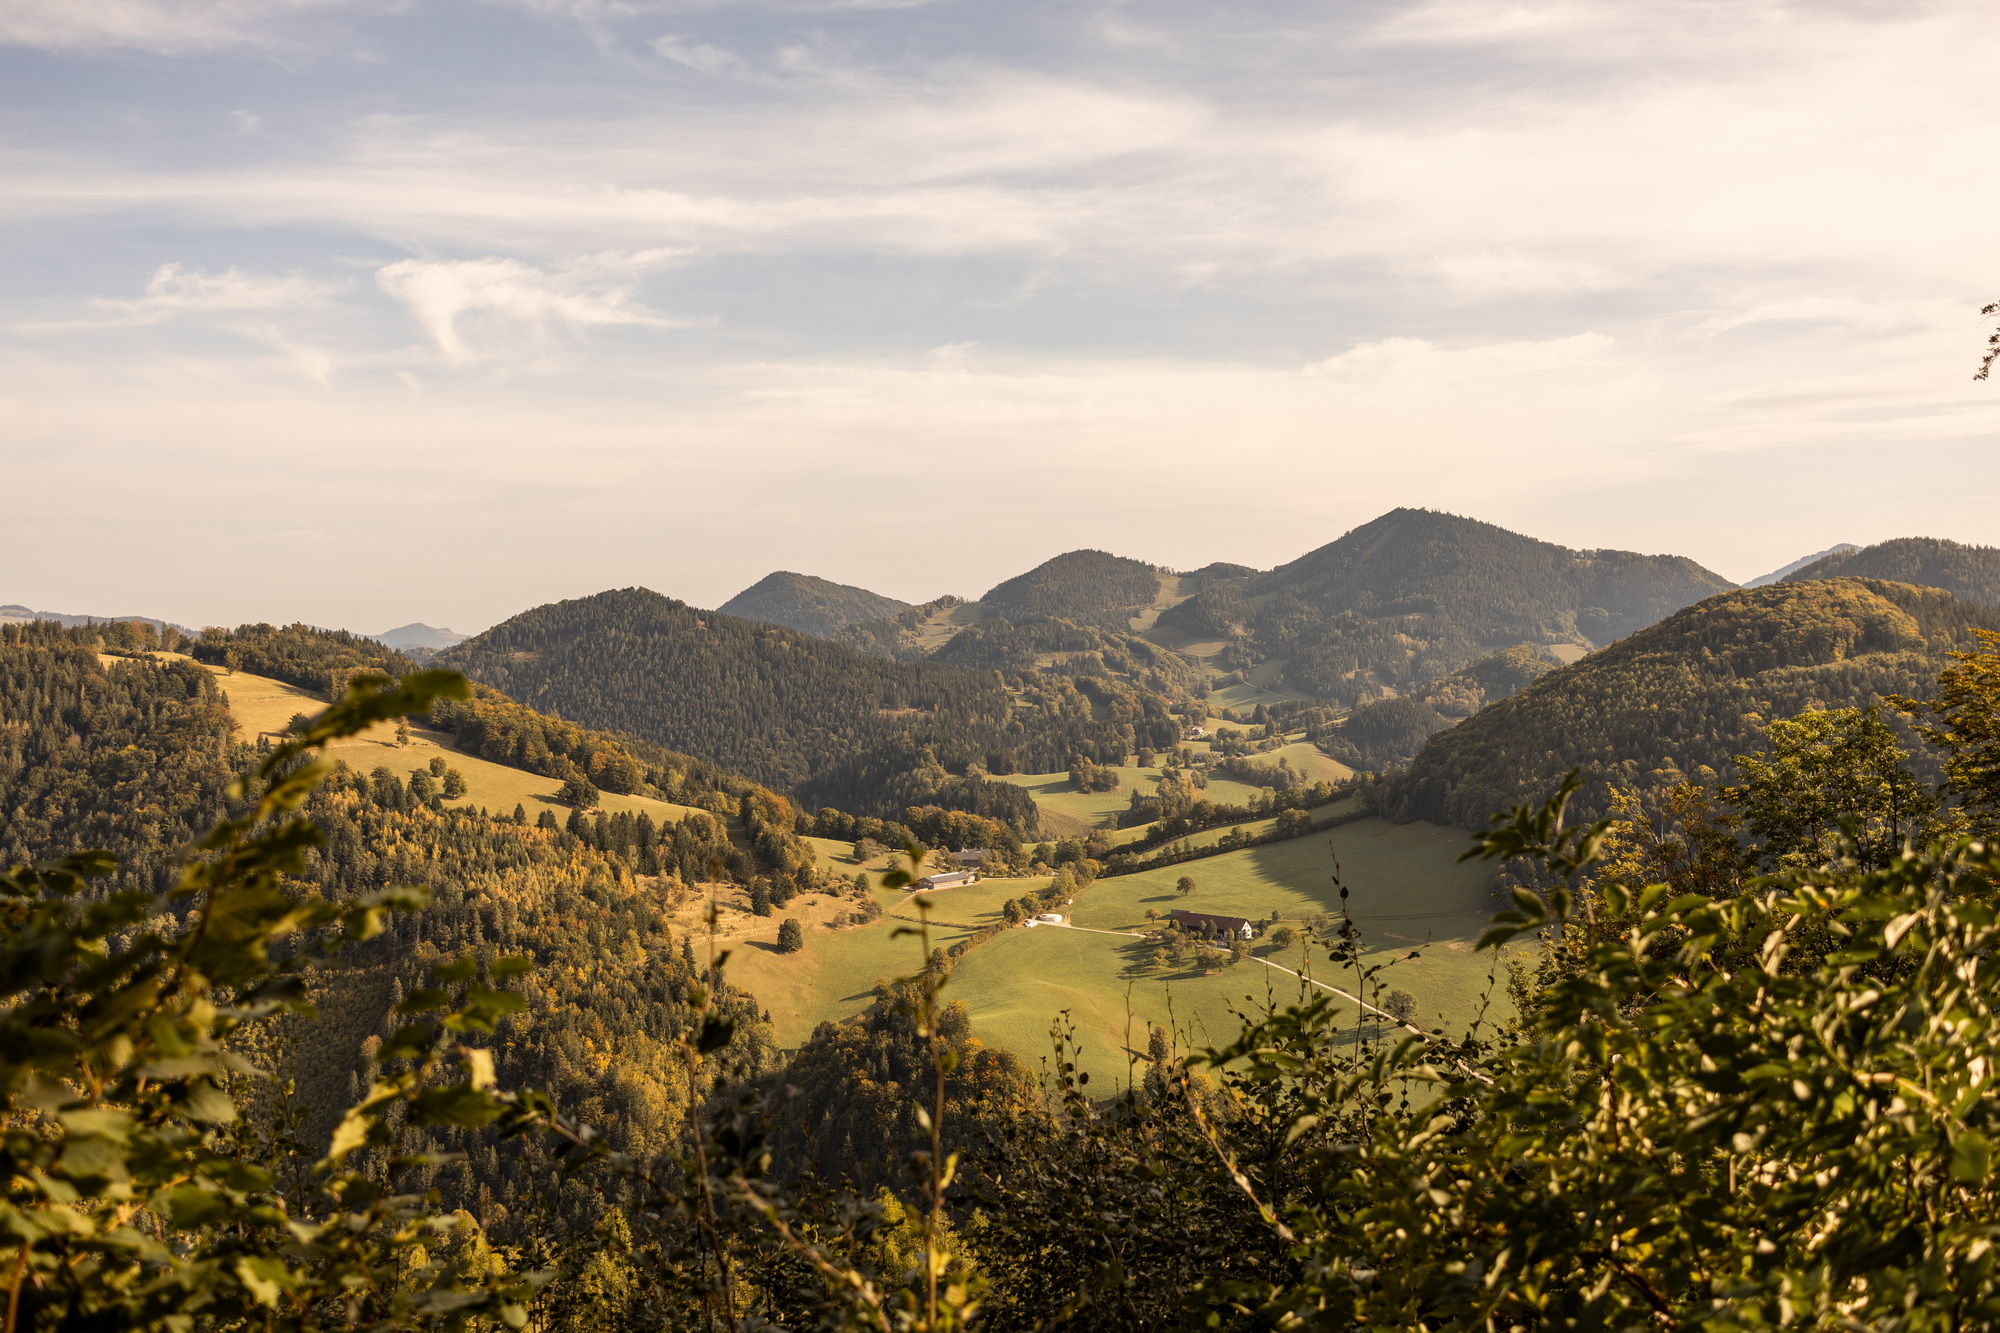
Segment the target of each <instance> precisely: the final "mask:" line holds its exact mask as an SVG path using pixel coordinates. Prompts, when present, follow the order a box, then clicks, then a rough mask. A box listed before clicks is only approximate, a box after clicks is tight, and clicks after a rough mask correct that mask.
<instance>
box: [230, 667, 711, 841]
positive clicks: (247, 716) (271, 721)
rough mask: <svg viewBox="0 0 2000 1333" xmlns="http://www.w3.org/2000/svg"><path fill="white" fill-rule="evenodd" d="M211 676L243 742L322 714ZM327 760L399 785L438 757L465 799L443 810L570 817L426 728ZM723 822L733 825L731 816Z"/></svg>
mask: <svg viewBox="0 0 2000 1333" xmlns="http://www.w3.org/2000/svg"><path fill="white" fill-rule="evenodd" d="M210 670H212V671H214V672H215V673H216V682H215V683H216V684H217V685H219V686H221V687H222V692H223V694H224V695H226V696H227V697H228V699H229V711H230V714H231V715H232V716H233V717H235V719H236V722H237V725H238V726H239V727H241V728H242V733H241V734H242V737H243V738H244V739H245V740H255V739H256V738H257V737H258V736H260V735H268V736H270V737H271V738H272V739H273V740H276V739H278V738H279V737H281V736H282V735H283V734H284V731H285V727H286V726H287V725H288V724H289V723H290V721H291V719H292V715H293V714H295V713H304V714H305V715H306V716H307V717H311V716H312V715H313V714H315V713H317V712H319V711H320V710H321V709H322V708H325V707H326V701H325V700H323V699H320V698H319V697H317V696H316V695H313V694H311V693H309V692H307V691H305V690H302V689H299V688H298V687H297V686H294V685H288V684H286V683H285V682H284V681H281V680H272V679H270V678H269V677H267V676H253V675H251V674H250V673H249V672H247V671H238V672H236V673H234V674H225V673H224V672H223V671H222V670H221V669H219V668H214V667H211V668H210ZM327 753H328V754H330V755H331V756H332V757H334V758H336V759H340V760H344V761H345V762H346V763H347V764H348V765H349V766H350V767H353V768H358V769H361V770H362V771H364V772H366V771H367V770H369V769H372V768H374V767H375V766H376V765H378V764H380V765H385V766H387V767H388V768H389V769H390V770H392V771H393V772H394V773H395V774H396V775H397V776H398V777H399V778H406V777H408V776H409V773H410V771H411V770H413V769H419V768H424V767H426V766H427V765H428V764H429V763H430V761H431V759H432V758H433V757H435V756H437V755H439V754H442V755H443V756H444V759H445V762H446V763H448V764H450V765H451V766H452V767H453V768H455V769H457V770H458V771H459V772H460V773H463V774H464V775H465V795H464V796H462V797H460V798H459V799H457V800H455V801H447V802H445V804H446V805H452V806H463V805H471V806H484V807H485V808H486V809H488V810H490V811H492V812H493V813H495V814H511V813H513V810H514V807H515V806H516V805H519V806H522V807H524V808H525V809H526V810H527V812H528V817H529V818H530V819H533V818H535V817H536V816H537V815H539V814H540V813H541V812H542V811H543V810H553V811H555V812H556V817H557V818H559V819H567V818H568V817H569V807H568V806H566V805H564V804H563V803H562V802H560V801H558V800H557V799H556V793H557V792H559V791H561V790H562V783H561V782H560V781H558V780H557V779H555V778H549V777H543V776H542V775H541V774H539V773H530V772H528V771H527V770H526V769H522V768H514V767H512V766H510V765H507V764H496V763H494V762H493V761H492V760H490V759H482V758H481V757H480V756H478V755H475V754H467V753H465V752H464V751H463V750H460V749H459V748H458V744H457V742H456V741H455V740H454V739H453V738H452V737H451V736H450V735H449V734H447V733H445V732H442V731H432V730H431V729H429V728H427V727H411V728H410V743H409V744H408V745H407V746H399V745H397V744H396V724H395V723H393V722H378V723H376V724H375V725H374V726H373V727H370V728H369V729H368V730H367V731H365V732H362V733H361V734H360V735H358V736H350V737H348V738H346V739H344V740H339V741H335V742H334V743H333V744H332V745H330V746H328V747H327ZM598 804H599V806H600V808H602V809H605V810H608V811H610V812H612V813H613V814H616V813H617V812H619V811H621V810H630V811H632V812H634V813H635V814H636V813H638V812H640V811H645V812H646V813H648V814H650V815H652V817H653V820H654V822H655V823H659V822H663V821H664V822H670V823H679V822H680V821H681V820H683V819H685V818H687V817H688V816H689V815H691V814H695V813H697V812H696V810H695V808H694V807H693V806H688V805H674V804H672V803H670V802H667V801H656V800H653V799H652V798H651V797H647V796H624V795H621V794H619V793H617V792H610V791H608V792H605V793H604V794H603V797H602V798H601V799H600V801H599V803H598ZM727 822H730V823H732V824H733V823H734V819H733V817H732V818H731V819H730V820H729V821H727Z"/></svg>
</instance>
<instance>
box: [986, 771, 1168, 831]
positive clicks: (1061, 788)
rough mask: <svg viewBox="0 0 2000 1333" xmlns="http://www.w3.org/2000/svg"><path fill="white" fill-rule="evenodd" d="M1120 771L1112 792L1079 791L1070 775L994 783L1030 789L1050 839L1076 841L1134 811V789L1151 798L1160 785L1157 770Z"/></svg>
mask: <svg viewBox="0 0 2000 1333" xmlns="http://www.w3.org/2000/svg"><path fill="white" fill-rule="evenodd" d="M1117 772H1118V786H1117V787H1116V788H1115V789H1113V790H1111V791H1078V790H1076V789H1075V788H1074V787H1072V786H1070V781H1069V774H1068V773H1010V774H1008V775H1007V776H1005V777H996V778H995V779H994V780H995V781H996V782H1011V783H1013V784H1014V785H1015V786H1016V787H1025V788H1027V790H1028V794H1029V795H1030V796H1032V797H1034V798H1035V805H1036V807H1037V808H1038V809H1039V810H1040V811H1041V815H1042V828H1043V830H1044V832H1046V833H1047V834H1048V835H1049V836H1051V837H1059V838H1075V837H1081V836H1082V835H1083V834H1085V833H1088V832H1089V831H1090V830H1092V829H1094V828H1110V827H1111V825H1112V824H1114V823H1116V822H1117V818H1118V812H1119V811H1120V810H1125V809H1128V808H1130V806H1131V804H1132V792H1133V789H1134V788H1136V789H1138V790H1139V791H1141V792H1144V793H1146V794H1148V795H1151V794H1152V792H1153V789H1154V788H1156V787H1158V786H1159V785H1160V771H1159V770H1158V769H1156V768H1121V769H1119V770H1117Z"/></svg>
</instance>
